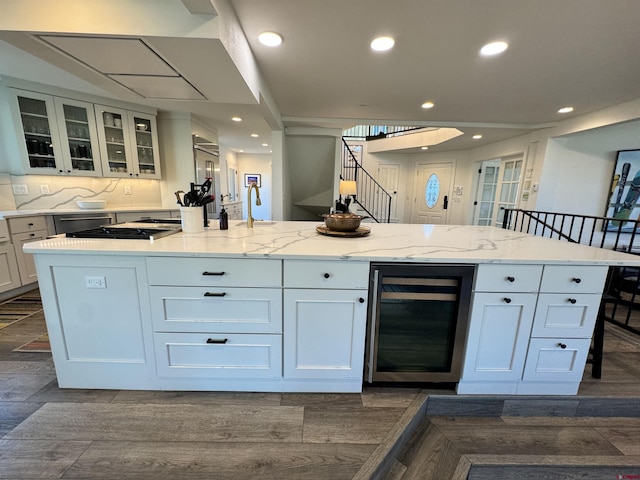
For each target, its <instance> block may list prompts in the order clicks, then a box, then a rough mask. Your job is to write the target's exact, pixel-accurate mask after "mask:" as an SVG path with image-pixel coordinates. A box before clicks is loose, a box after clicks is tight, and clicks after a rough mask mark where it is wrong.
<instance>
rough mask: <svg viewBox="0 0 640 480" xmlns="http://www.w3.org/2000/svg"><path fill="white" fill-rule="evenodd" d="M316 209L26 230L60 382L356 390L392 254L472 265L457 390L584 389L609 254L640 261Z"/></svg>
mask: <svg viewBox="0 0 640 480" xmlns="http://www.w3.org/2000/svg"><path fill="white" fill-rule="evenodd" d="M317 225H318V224H317V223H314V222H256V223H255V225H254V228H252V229H250V228H247V226H246V224H245V223H242V222H232V223H231V225H230V228H229V229H228V230H219V229H218V228H217V225H215V226H212V227H210V228H209V229H206V230H205V232H203V233H197V234H185V233H177V234H173V235H170V236H167V237H164V238H160V239H157V240H154V241H147V240H112V239H108V240H104V239H77V238H64V237H57V238H52V239H48V240H44V241H38V242H32V243H29V244H27V245H25V251H26V252H28V253H33V254H35V259H36V266H37V270H38V278H39V283H40V290H41V295H42V299H43V305H44V309H45V316H46V321H47V329H48V331H49V336H50V341H51V347H52V353H53V358H54V362H55V366H56V373H57V376H58V383H59V385H60V387H62V388H113V389H156V390H227V391H265V392H266V391H301V392H302V391H316V392H322V391H330V392H359V391H361V389H362V384H363V379H364V377H363V370H364V352H365V339H366V330H367V305H368V303H369V302H370V301H371V299H370V296H369V290H370V281H369V271H370V264H371V262H388V263H409V264H414V263H415V264H438V265H449V264H452V265H453V264H455V265H459V264H464V265H471V266H473V267H474V268H475V277H474V281H473V294H472V296H471V305H470V309H469V311H470V313H469V326H468V329H467V331H466V334H465V345H464V358H463V368H462V374H461V379H460V381H459V382H458V387H457V388H458V392H460V393H504V394H575V393H576V392H577V389H578V386H579V383H580V379H581V377H582V371H583V369H584V364H585V361H586V357H587V354H588V349H589V343H590V338H591V335H592V332H593V327H594V322H595V318H596V314H597V309H598V305H599V300H600V297H601V294H602V291H603V288H604V283H605V279H606V275H607V272H608V267H610V266H639V267H640V257H636V256H632V255H627V254H622V253H618V252H612V251H608V250H603V249H597V248H592V247H587V246H582V245H576V244H570V243H567V242H561V241H557V240H550V239H544V238H540V237H534V236H531V235H528V234H522V233H518V232H513V231H509V230H502V229H498V228H493V227H475V226H446V225H404V224H367V225H366V227H365V228H369V229H370V234H368V235H366V236H362V237H357V238H343V237H333V236H327V235H321V234H319V233H318V232H317V231H316V226H317ZM363 227H364V225H363Z"/></svg>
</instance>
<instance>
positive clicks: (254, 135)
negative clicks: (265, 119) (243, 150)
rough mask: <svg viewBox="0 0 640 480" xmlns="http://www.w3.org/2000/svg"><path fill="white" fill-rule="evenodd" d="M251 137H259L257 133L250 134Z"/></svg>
mask: <svg viewBox="0 0 640 480" xmlns="http://www.w3.org/2000/svg"><path fill="white" fill-rule="evenodd" d="M251 136H252V137H253V138H258V137H259V136H260V135H258V134H257V133H252V134H251Z"/></svg>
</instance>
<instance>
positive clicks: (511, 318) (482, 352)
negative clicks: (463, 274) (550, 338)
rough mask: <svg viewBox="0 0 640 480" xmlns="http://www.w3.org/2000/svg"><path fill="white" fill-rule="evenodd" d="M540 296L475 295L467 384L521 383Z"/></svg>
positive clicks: (463, 376)
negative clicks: (477, 382)
mask: <svg viewBox="0 0 640 480" xmlns="http://www.w3.org/2000/svg"><path fill="white" fill-rule="evenodd" d="M535 304H536V294H531V293H508V294H501V293H476V294H474V296H473V304H472V313H471V320H470V324H469V333H468V335H467V349H466V355H465V361H464V367H463V374H462V380H463V381H488V382H491V381H496V382H501V381H515V382H517V381H519V380H520V379H521V378H522V371H523V368H524V362H525V357H526V355H527V346H528V344H529V336H530V334H531V325H532V323H533V313H534V309H535Z"/></svg>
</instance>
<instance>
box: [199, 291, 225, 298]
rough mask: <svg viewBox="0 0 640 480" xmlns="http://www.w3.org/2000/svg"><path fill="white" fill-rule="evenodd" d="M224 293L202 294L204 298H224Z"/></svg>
mask: <svg viewBox="0 0 640 480" xmlns="http://www.w3.org/2000/svg"><path fill="white" fill-rule="evenodd" d="M226 294H227V293H226V292H204V296H205V297H224V296H225V295H226Z"/></svg>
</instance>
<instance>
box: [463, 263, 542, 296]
mask: <svg viewBox="0 0 640 480" xmlns="http://www.w3.org/2000/svg"><path fill="white" fill-rule="evenodd" d="M541 276H542V265H479V266H478V270H477V272H476V283H475V288H474V290H475V291H477V292H525V293H526V292H537V291H538V288H539V287H540V277H541Z"/></svg>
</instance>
